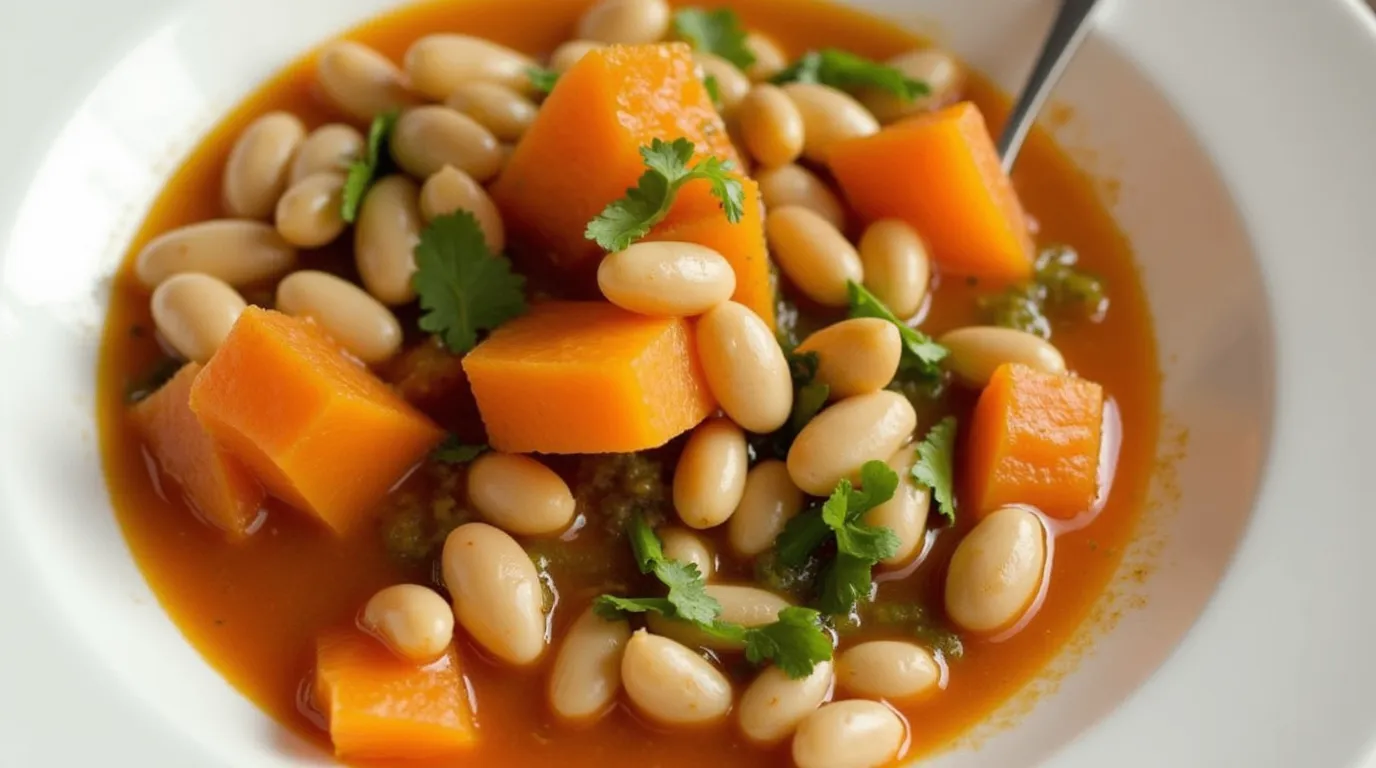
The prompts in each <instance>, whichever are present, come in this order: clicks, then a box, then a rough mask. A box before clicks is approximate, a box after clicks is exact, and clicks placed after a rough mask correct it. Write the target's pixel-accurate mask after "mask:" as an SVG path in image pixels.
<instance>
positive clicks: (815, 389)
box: [788, 381, 831, 435]
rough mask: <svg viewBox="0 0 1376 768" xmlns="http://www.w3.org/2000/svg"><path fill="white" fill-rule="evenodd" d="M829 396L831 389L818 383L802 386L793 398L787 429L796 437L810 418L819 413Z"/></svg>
mask: <svg viewBox="0 0 1376 768" xmlns="http://www.w3.org/2000/svg"><path fill="white" fill-rule="evenodd" d="M830 396H831V387H828V386H827V385H825V384H823V383H822V382H820V381H814V382H810V383H808V384H804V385H803V386H802V388H801V389H799V390H798V392H797V394H795V395H794V397H793V411H792V413H790V414H789V417H788V428H789V429H790V430H792V431H793V433H794V434H795V435H796V434H797V433H799V432H801V431H802V430H803V427H806V426H807V423H808V422H809V421H812V417H814V416H816V415H817V414H818V413H820V412H821V410H822V406H824V405H826V404H827V398H828V397H830Z"/></svg>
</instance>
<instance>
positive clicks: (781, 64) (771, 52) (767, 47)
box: [745, 32, 788, 83]
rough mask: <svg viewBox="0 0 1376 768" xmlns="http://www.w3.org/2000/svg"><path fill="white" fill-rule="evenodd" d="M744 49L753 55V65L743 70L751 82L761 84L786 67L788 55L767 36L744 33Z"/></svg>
mask: <svg viewBox="0 0 1376 768" xmlns="http://www.w3.org/2000/svg"><path fill="white" fill-rule="evenodd" d="M745 47H746V48H747V49H749V50H750V52H751V53H753V54H755V63H754V64H751V65H750V66H749V67H747V68H746V70H745V74H746V75H748V76H749V77H750V80H751V81H752V82H756V83H763V82H765V81H766V80H768V79H769V78H771V77H773V76H775V75H777V74H779V73H780V72H782V71H784V68H785V67H787V66H788V55H787V54H785V53H784V51H783V49H782V48H780V47H779V44H778V43H776V42H774V41H773V40H772V39H771V38H769V37H768V36H767V35H764V34H762V33H760V32H748V33H746V35H745Z"/></svg>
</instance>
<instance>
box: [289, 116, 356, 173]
mask: <svg viewBox="0 0 1376 768" xmlns="http://www.w3.org/2000/svg"><path fill="white" fill-rule="evenodd" d="M363 152H364V139H363V134H361V133H359V132H358V129H357V128H355V127H353V126H352V125H345V124H344V123H330V124H328V125H322V126H320V127H319V128H316V129H315V130H313V131H311V132H310V133H309V134H307V135H306V139H305V141H302V142H301V146H299V147H297V148H296V159H294V160H292V161H291V173H290V174H289V179H288V181H289V183H290V184H296V183H297V182H299V181H301V180H302V179H304V178H306V177H307V176H313V175H315V174H317V173H323V172H325V171H334V172H335V173H344V172H345V171H347V170H348V169H349V164H350V163H352V162H353V161H354V160H356V159H358V158H360V157H362V156H363Z"/></svg>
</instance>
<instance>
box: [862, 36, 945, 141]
mask: <svg viewBox="0 0 1376 768" xmlns="http://www.w3.org/2000/svg"><path fill="white" fill-rule="evenodd" d="M887 63H888V65H889V66H891V67H893V68H894V69H897V70H898V71H899V72H902V73H903V74H905V75H907V76H908V77H910V78H912V79H913V80H916V81H918V82H920V83H925V84H926V86H927V89H928V93H927V94H926V95H925V96H918V97H917V98H915V99H913V100H911V101H905V100H904V99H903V98H901V97H900V96H898V95H897V94H894V93H890V92H888V91H881V90H878V89H867V90H865V91H863V92H861V93H860V101H861V103H863V104H864V105H865V106H866V107H867V108H869V110H870V111H871V112H873V113H874V116H875V117H876V118H878V119H879V121H880V122H881V123H892V122H894V121H895V120H901V119H903V118H905V117H908V116H909V115H915V114H917V113H919V112H926V111H928V110H931V109H938V108H940V107H944V106H946V105H948V104H951V103H953V102H955V101H956V100H957V99H958V98H959V97H960V90H961V88H962V86H963V85H964V82H965V72H964V69H963V68H962V67H961V65H960V62H959V61H956V59H955V57H954V56H952V55H951V54H949V53H947V52H945V51H943V50H940V49H937V48H919V49H917V50H913V51H908V52H907V53H900V54H899V55H897V56H895V57H893V58H892V59H889V60H888V62H887Z"/></svg>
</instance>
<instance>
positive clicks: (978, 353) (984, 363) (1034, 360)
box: [940, 326, 1065, 388]
mask: <svg viewBox="0 0 1376 768" xmlns="http://www.w3.org/2000/svg"><path fill="white" fill-rule="evenodd" d="M940 344H941V345H942V346H943V347H946V349H947V350H948V351H949V352H950V354H949V355H948V356H947V357H946V367H948V368H950V369H951V371H952V372H953V373H955V375H956V378H958V379H960V380H961V381H962V382H963V383H965V384H967V385H969V386H971V387H976V388H983V387H985V386H988V384H989V380H990V379H991V378H993V376H994V371H996V370H998V368H999V366H1001V365H1004V364H1005V363H1019V364H1022V365H1025V366H1027V367H1029V368H1033V369H1035V370H1038V371H1041V372H1043V373H1065V357H1064V356H1063V355H1061V352H1060V350H1058V349H1056V348H1055V347H1054V346H1052V344H1051V342H1049V341H1047V340H1046V339H1043V338H1042V337H1040V336H1037V335H1035V334H1031V333H1028V332H1027V331H1020V330H1017V329H1016V328H1001V327H997V326H971V327H968V328H957V329H956V330H954V331H950V332H948V333H947V334H945V335H944V336H942V337H941V340H940Z"/></svg>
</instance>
